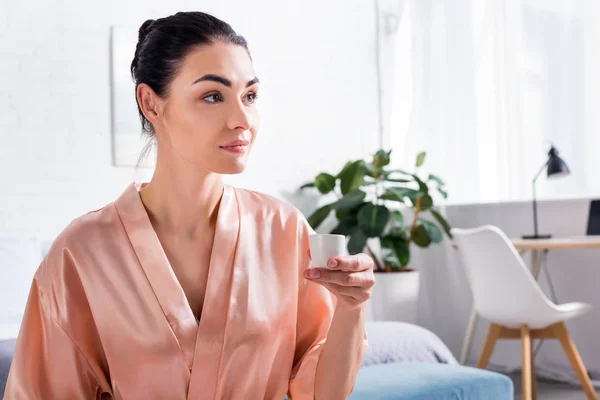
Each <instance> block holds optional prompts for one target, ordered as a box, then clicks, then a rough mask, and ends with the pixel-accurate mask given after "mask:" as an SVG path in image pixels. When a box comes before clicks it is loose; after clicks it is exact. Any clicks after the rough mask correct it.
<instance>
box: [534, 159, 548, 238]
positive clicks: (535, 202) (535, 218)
mask: <svg viewBox="0 0 600 400" xmlns="http://www.w3.org/2000/svg"><path fill="white" fill-rule="evenodd" d="M549 162H550V159H548V161H546V162H545V163H544V165H542V168H540V170H539V171H538V173H537V174H536V175H535V177H534V178H533V181H532V182H531V186H532V189H533V190H532V191H533V235H534V237H537V236H538V218H537V199H536V195H535V182H536V181H537V178H538V177H539V176H540V174H541V173H542V171H543V170H544V168H546V166H547V165H548V163H549Z"/></svg>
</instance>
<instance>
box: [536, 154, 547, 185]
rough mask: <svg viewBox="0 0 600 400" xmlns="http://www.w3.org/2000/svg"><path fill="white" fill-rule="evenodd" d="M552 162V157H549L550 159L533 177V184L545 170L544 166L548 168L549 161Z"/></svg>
mask: <svg viewBox="0 0 600 400" xmlns="http://www.w3.org/2000/svg"><path fill="white" fill-rule="evenodd" d="M549 162H550V159H548V161H546V162H545V163H544V165H542V167H541V168H540V170H539V171H538V173H537V174H535V177H534V178H533V184H534V185H535V181H536V180H537V178H539V176H540V174H541V173H542V172H543V171H544V168H546V167H547V166H548V163H549Z"/></svg>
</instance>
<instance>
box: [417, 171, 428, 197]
mask: <svg viewBox="0 0 600 400" xmlns="http://www.w3.org/2000/svg"><path fill="white" fill-rule="evenodd" d="M413 178H415V182H417V184H419V191H420V192H421V193H423V194H429V186H427V184H426V183H425V182H423V181H422V180H421V179H420V178H419V177H418V176H417V175H413Z"/></svg>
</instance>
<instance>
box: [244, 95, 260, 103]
mask: <svg viewBox="0 0 600 400" xmlns="http://www.w3.org/2000/svg"><path fill="white" fill-rule="evenodd" d="M256 99H258V94H256V93H254V92H250V93H248V94H247V95H246V102H247V103H250V104H252V103H254V102H255V101H256Z"/></svg>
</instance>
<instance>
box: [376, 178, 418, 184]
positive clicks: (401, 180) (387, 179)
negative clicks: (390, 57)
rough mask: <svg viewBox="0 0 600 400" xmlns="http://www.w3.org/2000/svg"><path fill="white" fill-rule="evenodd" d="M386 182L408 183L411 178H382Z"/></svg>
mask: <svg viewBox="0 0 600 400" xmlns="http://www.w3.org/2000/svg"><path fill="white" fill-rule="evenodd" d="M383 179H385V180H386V181H388V182H396V183H408V182H412V180H411V179H392V178H383Z"/></svg>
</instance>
